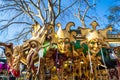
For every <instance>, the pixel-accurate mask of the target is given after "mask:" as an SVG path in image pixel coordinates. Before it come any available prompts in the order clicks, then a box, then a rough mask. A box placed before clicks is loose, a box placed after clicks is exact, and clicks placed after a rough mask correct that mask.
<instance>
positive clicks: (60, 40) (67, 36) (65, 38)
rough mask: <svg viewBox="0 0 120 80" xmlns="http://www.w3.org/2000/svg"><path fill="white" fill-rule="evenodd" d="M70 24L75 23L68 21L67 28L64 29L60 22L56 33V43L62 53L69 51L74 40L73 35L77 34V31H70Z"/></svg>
mask: <svg viewBox="0 0 120 80" xmlns="http://www.w3.org/2000/svg"><path fill="white" fill-rule="evenodd" d="M70 26H74V23H72V22H70V23H68V24H67V25H66V29H62V28H61V25H60V24H59V23H58V27H59V29H58V31H57V34H56V43H57V47H58V51H59V52H60V53H67V52H69V51H70V48H71V46H70V42H72V41H74V38H73V35H76V33H70V32H69V30H70Z"/></svg>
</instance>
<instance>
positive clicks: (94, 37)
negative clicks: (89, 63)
mask: <svg viewBox="0 0 120 80" xmlns="http://www.w3.org/2000/svg"><path fill="white" fill-rule="evenodd" d="M91 26H92V29H90V28H87V29H80V30H81V33H82V34H84V36H85V40H83V41H81V44H83V43H87V45H88V48H89V49H90V51H91V52H92V53H95V54H97V53H98V52H99V51H100V49H101V48H102V47H103V45H106V46H104V47H109V44H108V43H107V42H106V41H105V39H106V38H107V37H106V36H107V32H108V31H109V30H112V27H108V28H106V29H103V30H100V29H99V30H96V27H97V26H99V24H98V23H97V22H96V21H93V22H92V23H91Z"/></svg>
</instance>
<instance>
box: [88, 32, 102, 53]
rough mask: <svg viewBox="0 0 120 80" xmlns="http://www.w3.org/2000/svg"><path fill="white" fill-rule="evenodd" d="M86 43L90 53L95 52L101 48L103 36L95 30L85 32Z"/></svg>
mask: <svg viewBox="0 0 120 80" xmlns="http://www.w3.org/2000/svg"><path fill="white" fill-rule="evenodd" d="M86 38H87V44H88V48H89V50H90V52H91V53H93V54H96V53H98V52H99V51H100V49H101V48H102V41H103V38H102V37H101V36H100V35H99V34H98V32H97V31H96V30H94V31H91V32H89V33H88V34H87V36H86Z"/></svg>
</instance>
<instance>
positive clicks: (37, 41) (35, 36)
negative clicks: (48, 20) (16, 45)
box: [28, 23, 51, 47]
mask: <svg viewBox="0 0 120 80" xmlns="http://www.w3.org/2000/svg"><path fill="white" fill-rule="evenodd" d="M50 27H51V25H44V26H43V27H41V26H40V25H39V23H36V24H33V26H32V28H33V31H32V38H31V39H30V40H29V41H28V42H29V43H30V45H35V46H37V47H40V46H41V45H42V44H43V43H44V41H45V38H46V35H47V32H48V28H50Z"/></svg>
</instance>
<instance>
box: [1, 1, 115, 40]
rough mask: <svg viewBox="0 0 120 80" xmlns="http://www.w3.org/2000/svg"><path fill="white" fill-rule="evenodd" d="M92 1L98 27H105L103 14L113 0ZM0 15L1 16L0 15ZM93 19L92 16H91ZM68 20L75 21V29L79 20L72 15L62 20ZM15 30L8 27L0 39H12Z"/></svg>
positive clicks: (105, 22) (105, 20) (106, 11)
mask: <svg viewBox="0 0 120 80" xmlns="http://www.w3.org/2000/svg"><path fill="white" fill-rule="evenodd" d="M93 2H96V6H95V7H94V9H93V10H92V13H93V14H94V15H97V16H99V17H98V22H99V24H100V27H98V29H102V28H104V27H105V25H107V24H108V22H107V19H106V17H105V15H106V14H107V13H109V11H108V9H109V7H110V6H112V5H113V3H114V0H93ZM0 3H1V1H0ZM66 3H68V2H66ZM0 17H2V16H1V15H0ZM93 20H94V18H93ZM69 21H73V22H75V24H76V26H75V29H76V28H77V27H78V26H79V25H80V21H79V20H78V19H75V18H72V17H70V18H69V17H68V19H67V20H66V21H63V22H64V23H65V24H67V22H69ZM88 23H90V22H88ZM87 27H90V26H87ZM17 32H19V28H17V29H16V30H15V29H14V27H13V28H10V29H8V34H7V33H6V34H2V36H1V34H0V41H3V42H4V41H6V40H7V39H12V38H13V37H14V36H15V35H14V34H13V33H17Z"/></svg>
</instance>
